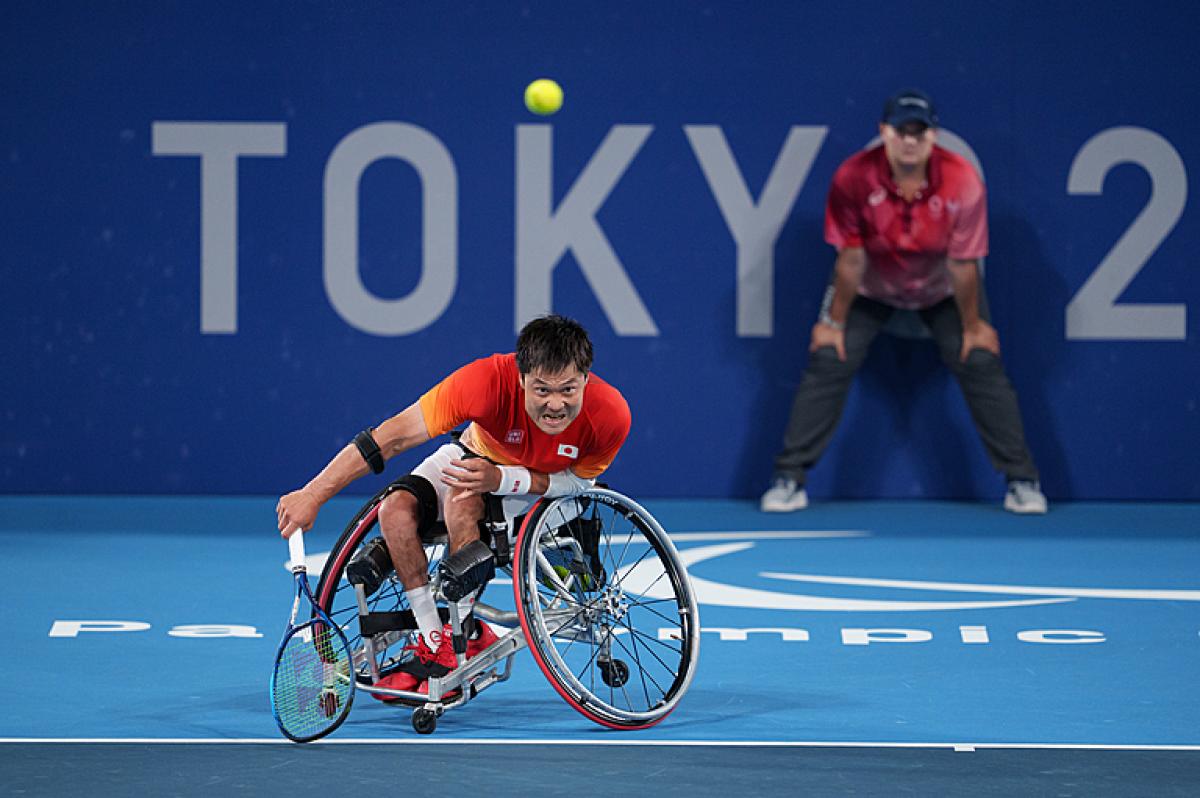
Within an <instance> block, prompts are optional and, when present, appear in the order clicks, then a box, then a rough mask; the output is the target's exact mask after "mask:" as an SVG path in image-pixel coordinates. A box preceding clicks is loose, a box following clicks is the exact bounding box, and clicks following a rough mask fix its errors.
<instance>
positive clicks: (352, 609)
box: [316, 488, 446, 685]
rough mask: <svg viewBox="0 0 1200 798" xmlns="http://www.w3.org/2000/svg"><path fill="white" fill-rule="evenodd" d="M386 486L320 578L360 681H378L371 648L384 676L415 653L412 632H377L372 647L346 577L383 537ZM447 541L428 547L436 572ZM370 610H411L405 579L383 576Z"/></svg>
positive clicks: (326, 605)
mask: <svg viewBox="0 0 1200 798" xmlns="http://www.w3.org/2000/svg"><path fill="white" fill-rule="evenodd" d="M388 493H389V489H387V488H385V489H384V490H381V491H380V492H379V493H377V494H376V495H375V496H374V497H372V498H371V499H370V501H368V502H367V503H366V504H365V505H363V507H362V509H361V510H359V512H358V514H357V515H356V516H355V517H354V519H353V520H351V521H350V523H349V524H347V526H346V529H345V531H343V532H342V535H341V537H340V538H338V541H337V543H335V544H334V547H333V550H332V551H330V553H329V558H328V559H327V560H326V561H325V567H324V568H323V569H322V571H321V578H320V580H319V581H318V582H317V590H316V599H317V604H318V605H320V607H321V609H323V610H324V611H325V612H326V613H327V614H328V615H329V617H330V619H331V620H333V622H334V623H336V624H337V625H338V626H340V627H341V628H342V631H343V632H344V633H345V635H346V639H347V640H348V641H349V643H350V650H351V652H352V654H353V656H354V665H355V675H356V678H357V680H358V682H359V683H360V684H363V685H369V684H371V683H372V681H373V679H372V672H371V667H372V663H371V661H370V660H371V654H370V652H371V649H373V652H374V660H375V661H374V665H375V668H376V671H377V673H378V674H380V675H386V674H387V673H390V672H391V671H392V670H394V669H395V667H396V666H397V665H399V664H401V663H402V662H404V661H405V660H407V659H408V658H409V657H411V656H412V652H410V651H405V650H404V647H405V646H406V645H408V644H409V643H410V642H412V640H411V639H410V638H412V636H413V632H412V630H400V631H384V632H381V633H378V634H373V635H372V636H371V640H372V644H373V645H372V647H371V648H368V647H367V645H366V644H365V641H364V640H363V635H362V630H361V629H360V627H359V606H358V599H357V597H356V595H355V590H354V586H353V585H352V584H350V582H349V581H347V579H346V566H347V565H348V564H349V563H350V562H351V560H353V559H355V556H356V555H358V554H359V553H360V552H361V551H362V550H363V549H364V548H365V547H366V546H368V545H369V544H370V543H371V541H372V540H374V539H375V538H377V537H378V536H379V533H378V531H377V529H378V526H379V507H380V505H381V504H382V503H383V499H384V498H385V497H386V496H387V495H388ZM445 551H446V547H445V545H444V544H436V545H426V547H425V555H426V556H427V557H428V558H429V570H430V574H431V575H432V574H434V573H436V570H437V566H438V565H439V563H440V562H441V559H442V557H443V556H444V554H445ZM366 602H367V610H368V611H369V612H370V613H372V614H374V613H398V612H403V611H405V610H408V609H409V605H408V598H407V597H406V596H405V594H404V588H403V586H402V585H401V584H400V582H399V580H397V579H395V578H394V572H393V574H392V576H389V577H388V578H385V579H383V581H382V582H381V583H380V585H379V587H378V589H376V590H375V591H374V592H373V593H372V594H371V595H369V596H368V597H367V598H366Z"/></svg>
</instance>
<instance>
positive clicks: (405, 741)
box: [0, 737, 1200, 751]
mask: <svg viewBox="0 0 1200 798" xmlns="http://www.w3.org/2000/svg"><path fill="white" fill-rule="evenodd" d="M63 743H71V744H79V745H120V744H126V745H130V744H136V745H297V743H293V742H291V741H290V740H285V739H282V738H278V737H264V738H253V737H234V738H228V739H223V738H213V737H198V738H195V739H190V738H186V737H162V738H158V737H0V745H5V744H47V745H49V744H63ZM305 745H594V746H599V745H606V746H614V745H615V746H627V747H628V746H649V747H674V748H686V747H697V748H949V749H952V750H954V751H977V750H981V749H999V750H1020V749H1034V750H1052V751H1200V745H1145V744H1124V743H1096V744H1090V743H934V742H926V743H884V742H874V743H872V742H837V741H815V740H812V741H804V740H796V741H793V740H641V741H638V740H541V739H513V740H497V739H491V738H478V739H476V738H469V737H466V738H461V739H454V740H448V739H437V738H396V739H381V740H372V739H351V740H329V739H324V740H318V741H316V742H315V743H305Z"/></svg>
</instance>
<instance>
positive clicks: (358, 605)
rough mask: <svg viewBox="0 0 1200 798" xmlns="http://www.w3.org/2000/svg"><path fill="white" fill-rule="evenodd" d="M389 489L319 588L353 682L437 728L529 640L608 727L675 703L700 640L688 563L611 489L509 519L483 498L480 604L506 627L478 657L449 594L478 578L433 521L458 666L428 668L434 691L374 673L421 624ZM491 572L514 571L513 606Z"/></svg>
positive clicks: (433, 560)
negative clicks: (390, 521)
mask: <svg viewBox="0 0 1200 798" xmlns="http://www.w3.org/2000/svg"><path fill="white" fill-rule="evenodd" d="M389 492H390V486H389V488H385V489H384V490H382V491H380V492H379V493H378V494H376V495H375V496H374V497H373V498H372V499H371V500H370V501H368V502H367V503H366V504H365V505H364V506H363V508H362V509H361V510H360V511H359V513H358V514H357V515H356V516H355V517H354V518H353V519H352V520H351V521H350V523H349V524H348V525H347V526H346V529H345V531H344V532H343V533H342V535H341V537H340V538H339V539H338V541H337V543H336V545H335V546H334V548H333V550H332V552H331V553H330V555H329V558H328V560H327V561H326V564H325V567H324V569H323V571H322V573H321V578H320V580H319V582H318V585H317V591H316V597H317V603H318V604H320V606H321V608H322V609H323V610H324V611H325V612H326V613H327V614H328V615H329V617H330V618H331V619H332V620H333V621H334V622H335V623H337V624H338V625H339V626H341V627H342V629H343V631H344V632H345V634H346V637H347V638H348V639H349V641H350V647H351V649H352V651H353V667H354V677H355V680H356V685H357V688H358V689H359V690H364V691H366V692H369V693H372V694H374V695H376V696H383V697H385V700H387V701H388V702H389V703H393V702H394V703H397V704H401V705H408V706H411V707H412V708H413V710H412V727H413V729H414V730H415V731H416V732H417V733H419V734H432V733H433V732H434V730H435V729H436V727H437V722H438V719H439V718H440V717H441V716H442V715H443V714H444V713H446V712H447V711H449V710H451V709H456V708H459V707H462V706H464V705H465V704H467V703H469V702H470V701H471V700H472V699H474V698H475V697H476V696H478V695H479V694H480V693H481V692H483V691H484V690H486V689H488V688H490V687H492V686H494V685H495V684H498V683H500V682H503V681H506V680H507V679H508V678H509V676H510V675H511V673H512V667H513V660H514V657H515V656H516V654H518V653H519V652H520V651H521V649H523V648H528V649H529V651H530V653H531V654H532V656H533V659H534V661H535V662H536V663H537V665H538V667H539V668H540V669H541V671H542V673H543V674H544V675H545V676H546V678H547V679H548V680H549V681H550V684H551V685H552V686H553V687H554V689H555V691H557V693H558V694H559V695H560V696H561V697H562V698H563V699H564V700H565V701H566V702H567V704H569V705H570V706H571V707H572V708H573V709H575V710H576V711H577V712H579V713H580V714H582V715H583V716H584V717H586V718H588V719H590V720H592V721H594V722H596V723H598V724H600V725H602V726H606V727H608V728H612V729H625V730H635V729H645V728H649V727H650V726H653V725H655V724H656V723H658V722H660V721H661V720H663V719H664V718H665V717H666V716H667V715H668V714H670V713H671V711H672V710H674V709H675V707H676V706H677V705H678V704H679V701H680V699H682V697H683V695H684V693H686V692H687V689H688V687H689V685H690V684H691V682H692V679H693V677H694V676H695V673H696V662H697V657H698V655H699V647H700V620H699V614H698V610H697V605H696V599H695V596H694V594H693V590H692V586H691V583H690V581H689V579H688V575H687V571H686V568H685V567H684V564H683V562H682V561H681V560H680V558H679V554H678V552H677V551H676V550H675V546H674V544H673V543H672V542H671V540H670V538H669V537H668V535H667V533H666V532H665V531H664V530H663V528H662V526H661V525H660V524H659V523H658V521H656V520H655V519H654V517H653V516H652V515H650V513H649V512H647V511H646V510H645V509H644V508H643V507H641V506H640V505H638V504H637V503H636V502H634V501H633V500H631V499H629V498H627V497H626V496H623V495H621V494H620V493H617V492H615V491H612V490H609V489H607V488H604V487H595V488H592V489H590V490H588V491H586V492H584V493H582V494H579V495H575V496H568V497H560V498H555V499H545V498H543V499H539V500H538V501H537V502H536V503H535V504H534V505H533V506H532V507H531V508H529V510H528V511H526V512H525V513H524V514H523V515H521V516H517V517H515V518H509V517H506V516H505V515H504V514H503V512H502V510H501V507H502V504H501V501H500V499H499V498H498V497H494V496H487V497H486V499H487V508H488V509H487V512H486V513H485V517H484V519H483V520H482V521H481V522H480V538H481V540H482V541H483V542H484V543H485V544H486V545H487V546H488V547H489V548H490V555H491V556H490V557H489V558H488V560H489V562H487V563H486V566H487V567H486V568H484V569H483V570H484V571H486V572H487V573H483V574H482V576H480V569H479V568H475V569H474V571H475V574H474V576H475V578H478V579H479V581H480V582H482V583H483V584H482V587H481V589H480V593H479V595H478V598H477V599H476V602H475V605H474V609H473V612H472V615H473V616H475V617H477V618H479V619H481V620H483V621H486V622H488V623H490V624H493V625H494V626H495V627H496V629H495V631H496V632H497V634H498V639H496V640H495V641H494V642H493V643H492V644H491V645H489V646H488V647H487V648H486V649H484V650H483V651H480V652H478V653H477V654H476V655H475V656H473V657H471V658H470V659H467V658H466V656H465V643H464V641H465V639H466V635H467V633H468V631H469V630H468V629H467V628H466V627H467V625H468V622H469V619H464V618H459V617H458V612H457V609H456V606H455V599H456V597H461V596H462V595H464V594H465V592H466V590H468V589H470V588H471V587H472V586H471V585H464V584H462V580H461V578H459V577H461V575H456V574H454V573H451V572H448V570H447V567H446V565H447V564H446V559H447V544H446V538H445V527H444V525H440V522H439V525H440V534H439V533H438V530H437V529H435V532H434V534H433V535H429V536H426V537H424V538H423V540H424V541H426V543H425V554H426V556H427V558H428V559H429V572H430V585H431V587H432V589H433V593H434V596H435V598H436V599H437V600H438V605H439V612H441V613H442V616H443V620H444V621H446V622H448V623H450V625H451V630H452V633H453V636H454V643H455V645H454V648H455V651H456V653H457V660H458V667H457V668H455V669H454V670H451V671H450V672H449V673H448V674H446V675H445V676H443V677H441V678H433V679H430V680H429V681H428V693H427V694H426V693H419V692H412V691H401V690H396V689H391V688H388V687H384V686H381V685H379V684H378V683H379V681H380V680H381V679H383V678H384V677H386V676H387V675H389V674H391V673H394V672H395V671H396V670H397V669H399V668H400V667H401V666H403V665H405V664H407V662H408V660H409V659H410V658H411V657H412V656H413V652H412V650H411V644H413V643H415V642H416V635H417V634H418V632H417V624H416V620H415V618H414V616H413V613H412V611H411V609H410V608H409V606H408V601H407V599H406V597H405V594H404V589H403V586H402V585H401V584H400V581H399V579H398V577H397V576H396V575H395V573H394V571H392V567H391V561H390V557H389V556H388V555H387V550H386V546H385V544H384V541H383V538H382V537H380V536H379V535H378V533H377V532H376V534H374V535H373V534H372V532H373V530H375V529H376V526H377V524H378V516H379V508H380V505H381V504H382V502H383V500H384V498H386V496H387V495H388V493H389ZM471 545H472V546H474V545H475V544H471ZM456 556H457V555H456ZM492 573H504V574H507V575H508V576H510V577H511V579H512V584H513V598H514V606H515V608H516V609H515V611H505V610H501V609H499V608H497V607H495V606H493V605H490V604H487V603H485V601H484V599H485V595H484V590H483V588H486V586H487V584H486V583H487V581H488V577H489V576H491V574H492ZM496 587H497V588H498V587H499V585H497V586H496Z"/></svg>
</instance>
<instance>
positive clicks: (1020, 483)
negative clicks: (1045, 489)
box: [1004, 479, 1047, 515]
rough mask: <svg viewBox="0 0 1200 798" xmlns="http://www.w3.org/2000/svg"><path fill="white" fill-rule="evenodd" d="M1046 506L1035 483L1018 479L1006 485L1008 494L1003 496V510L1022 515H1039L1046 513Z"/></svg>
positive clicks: (1042, 495) (1038, 486)
mask: <svg viewBox="0 0 1200 798" xmlns="http://www.w3.org/2000/svg"><path fill="white" fill-rule="evenodd" d="M1046 506H1047V505H1046V495H1045V494H1044V493H1042V486H1041V485H1039V484H1038V483H1037V482H1033V481H1031V480H1028V479H1018V480H1013V481H1012V482H1010V483H1008V493H1006V494H1005V496H1004V509H1005V510H1008V511H1009V512H1010V513H1021V514H1023V515H1027V514H1038V515H1040V514H1042V513H1044V512H1046Z"/></svg>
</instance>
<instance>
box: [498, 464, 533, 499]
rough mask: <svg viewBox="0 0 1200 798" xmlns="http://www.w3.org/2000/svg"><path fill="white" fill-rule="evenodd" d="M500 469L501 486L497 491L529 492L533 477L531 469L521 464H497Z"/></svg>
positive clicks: (503, 492)
mask: <svg viewBox="0 0 1200 798" xmlns="http://www.w3.org/2000/svg"><path fill="white" fill-rule="evenodd" d="M496 468H499V469H500V487H498V488H496V493H498V494H503V495H514V494H522V493H529V486H530V483H532V481H533V480H532V479H531V478H530V476H529V469H528V468H522V467H521V466H496Z"/></svg>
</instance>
